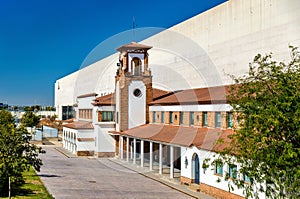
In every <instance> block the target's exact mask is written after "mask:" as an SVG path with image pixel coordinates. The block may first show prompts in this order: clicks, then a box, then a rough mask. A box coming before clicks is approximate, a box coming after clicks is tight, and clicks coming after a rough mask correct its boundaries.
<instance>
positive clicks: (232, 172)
mask: <svg viewBox="0 0 300 199" xmlns="http://www.w3.org/2000/svg"><path fill="white" fill-rule="evenodd" d="M236 172H237V166H236V165H235V164H230V165H229V177H230V178H234V179H236V176H237V173H236Z"/></svg>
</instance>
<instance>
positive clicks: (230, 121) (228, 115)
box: [227, 113, 233, 128]
mask: <svg viewBox="0 0 300 199" xmlns="http://www.w3.org/2000/svg"><path fill="white" fill-rule="evenodd" d="M232 118H233V117H232V113H227V127H228V128H232V126H233V120H232Z"/></svg>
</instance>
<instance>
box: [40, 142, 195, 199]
mask: <svg viewBox="0 0 300 199" xmlns="http://www.w3.org/2000/svg"><path fill="white" fill-rule="evenodd" d="M55 147H57V146H45V147H44V149H45V150H46V152H47V153H46V154H43V155H41V156H40V157H41V159H42V160H43V163H44V165H43V166H42V168H41V171H40V172H39V173H38V175H39V176H40V177H41V179H42V181H43V183H44V184H45V186H46V187H47V189H48V191H49V192H50V193H51V194H52V195H53V196H54V197H55V198H56V199H61V198H72V199H74V198H179V199H180V198H193V197H191V196H190V195H187V194H185V193H182V192H180V191H177V190H175V189H173V188H171V187H169V186H165V185H164V184H162V183H160V182H157V181H155V180H152V179H150V178H146V177H144V176H143V175H140V174H139V173H137V172H135V171H133V170H131V169H128V168H126V167H124V166H122V165H120V164H118V163H116V162H114V161H112V160H110V159H100V158H87V157H72V156H69V157H68V154H64V153H62V152H63V151H61V150H57V149H56V148H55ZM60 149H61V148H60Z"/></svg>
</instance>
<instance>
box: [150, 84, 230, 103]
mask: <svg viewBox="0 0 300 199" xmlns="http://www.w3.org/2000/svg"><path fill="white" fill-rule="evenodd" d="M229 89H230V86H217V87H208V88H197V89H189V90H183V91H177V92H174V93H173V94H171V95H169V96H167V97H164V98H161V99H158V100H155V101H153V102H151V103H150V105H154V104H160V105H179V104H195V103H196V104H214V103H226V102H227V99H226V94H228V91H229Z"/></svg>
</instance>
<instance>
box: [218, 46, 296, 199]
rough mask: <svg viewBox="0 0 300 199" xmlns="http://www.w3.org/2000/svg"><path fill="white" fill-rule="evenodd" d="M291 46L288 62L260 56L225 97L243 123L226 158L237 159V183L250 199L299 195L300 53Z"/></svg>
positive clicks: (269, 56)
mask: <svg viewBox="0 0 300 199" xmlns="http://www.w3.org/2000/svg"><path fill="white" fill-rule="evenodd" d="M290 48H291V60H290V62H289V63H283V62H279V63H278V62H276V61H274V60H273V59H272V54H268V55H265V56H262V55H260V54H258V55H257V56H256V57H255V58H254V61H253V62H252V63H251V64H250V69H249V72H248V74H247V75H244V76H242V77H233V79H234V81H235V83H236V85H235V86H232V89H231V91H230V93H229V95H228V96H227V97H228V99H229V102H230V104H231V105H232V107H233V111H235V112H237V113H238V114H239V117H240V119H241V121H242V122H241V123H240V126H239V127H238V128H235V131H236V133H235V134H234V135H233V136H232V137H231V139H232V142H231V145H230V147H228V148H226V149H225V150H224V151H223V153H222V156H223V157H225V156H224V154H234V155H235V158H236V161H237V162H238V163H240V165H241V168H240V169H239V171H238V172H239V175H238V176H239V178H237V180H235V181H234V183H235V184H236V185H238V187H240V188H243V189H244V190H245V194H246V195H247V196H248V197H256V198H258V193H259V192H264V193H265V194H266V196H267V197H269V198H299V197H300V53H299V51H298V48H295V47H290ZM227 157H228V156H227ZM227 161H228V162H230V161H231V160H230V161H229V159H228V158H227ZM243 176H247V177H249V178H250V182H247V183H245V181H244V177H243Z"/></svg>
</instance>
